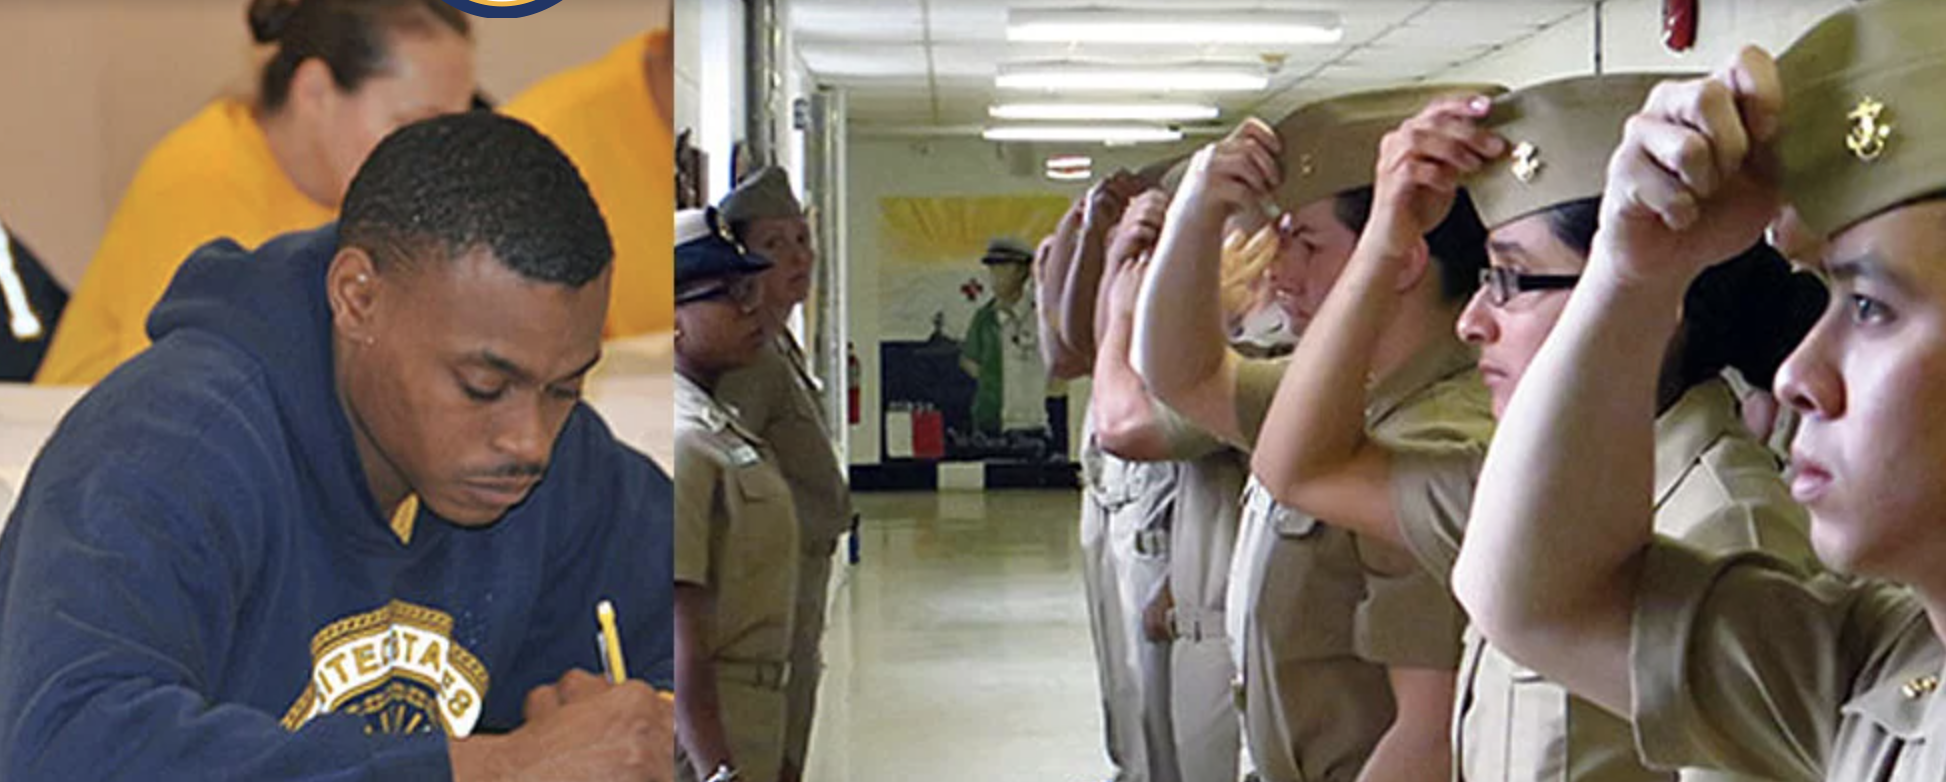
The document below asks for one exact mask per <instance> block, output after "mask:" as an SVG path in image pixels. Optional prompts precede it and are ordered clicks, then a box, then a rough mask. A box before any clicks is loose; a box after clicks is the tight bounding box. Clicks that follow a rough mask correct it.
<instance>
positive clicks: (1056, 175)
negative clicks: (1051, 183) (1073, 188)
mask: <svg viewBox="0 0 1946 782" xmlns="http://www.w3.org/2000/svg"><path fill="white" fill-rule="evenodd" d="M1094 177H1095V172H1093V171H1089V170H1087V169H1085V168H1084V169H1081V170H1079V171H1048V172H1047V178H1048V179H1052V180H1055V181H1057V182H1079V181H1081V180H1084V179H1093V178H1094Z"/></svg>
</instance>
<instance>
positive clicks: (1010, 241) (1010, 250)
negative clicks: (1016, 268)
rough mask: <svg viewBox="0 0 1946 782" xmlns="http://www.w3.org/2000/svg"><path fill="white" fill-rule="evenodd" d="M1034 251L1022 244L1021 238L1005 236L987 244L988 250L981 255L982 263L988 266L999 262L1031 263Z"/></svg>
mask: <svg viewBox="0 0 1946 782" xmlns="http://www.w3.org/2000/svg"><path fill="white" fill-rule="evenodd" d="M1033 262H1034V251H1033V250H1030V249H1028V248H1027V245H1025V244H1022V243H1021V241H1020V240H1019V239H1015V238H1012V237H1003V238H1000V239H995V240H993V241H992V242H990V243H988V244H987V252H986V254H985V255H982V256H980V263H984V264H986V265H988V266H992V265H994V264H999V263H1018V264H1031V263H1033Z"/></svg>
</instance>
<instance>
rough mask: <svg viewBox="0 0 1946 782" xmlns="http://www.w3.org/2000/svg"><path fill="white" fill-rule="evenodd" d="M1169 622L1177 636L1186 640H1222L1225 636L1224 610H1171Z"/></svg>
mask: <svg viewBox="0 0 1946 782" xmlns="http://www.w3.org/2000/svg"><path fill="white" fill-rule="evenodd" d="M1169 623H1170V627H1171V629H1172V631H1173V632H1174V633H1175V636H1176V638H1178V639H1180V640H1185V641H1221V640H1223V638H1224V631H1223V612H1222V611H1192V612H1189V613H1187V614H1185V613H1184V612H1182V611H1176V610H1172V611H1170V612H1169Z"/></svg>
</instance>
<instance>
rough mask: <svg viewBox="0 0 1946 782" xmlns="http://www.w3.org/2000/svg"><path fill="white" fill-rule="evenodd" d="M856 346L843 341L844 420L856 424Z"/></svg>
mask: <svg viewBox="0 0 1946 782" xmlns="http://www.w3.org/2000/svg"><path fill="white" fill-rule="evenodd" d="M859 374H860V372H859V369H858V346H857V345H854V344H852V343H850V342H846V343H845V420H846V422H847V423H849V424H850V425H852V426H857V425H858V376H859Z"/></svg>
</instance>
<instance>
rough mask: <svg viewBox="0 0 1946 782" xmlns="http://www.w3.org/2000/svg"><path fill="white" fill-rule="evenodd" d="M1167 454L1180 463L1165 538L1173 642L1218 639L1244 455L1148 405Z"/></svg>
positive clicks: (1156, 403) (1160, 405)
mask: <svg viewBox="0 0 1946 782" xmlns="http://www.w3.org/2000/svg"><path fill="white" fill-rule="evenodd" d="M1151 404H1152V405H1153V406H1154V408H1155V414H1156V417H1157V419H1158V421H1159V422H1160V424H1161V427H1162V430H1163V436H1164V439H1166V440H1167V441H1168V443H1169V455H1170V456H1171V457H1172V458H1174V459H1176V460H1177V463H1178V464H1180V465H1181V467H1182V472H1181V475H1180V477H1179V483H1178V488H1177V499H1176V519H1175V526H1174V528H1173V529H1172V530H1171V533H1170V537H1169V541H1170V543H1169V549H1170V555H1169V591H1170V594H1171V595H1172V596H1173V597H1174V598H1175V611H1174V614H1173V616H1172V623H1173V625H1174V631H1175V635H1176V637H1177V638H1182V639H1187V640H1189V641H1192V642H1195V641H1220V640H1222V639H1224V638H1226V637H1227V632H1226V631H1225V629H1224V622H1225V613H1224V606H1225V605H1226V602H1227V597H1228V596H1227V594H1226V592H1227V590H1228V589H1229V584H1230V559H1231V557H1233V556H1234V555H1235V553H1236V544H1237V523H1238V516H1239V514H1240V513H1241V512H1242V505H1241V499H1242V493H1243V482H1244V478H1245V477H1246V476H1248V475H1249V474H1250V459H1249V456H1248V455H1246V454H1244V453H1243V452H1242V451H1238V450H1236V449H1235V448H1231V447H1229V446H1227V445H1224V444H1223V442H1222V441H1220V440H1218V439H1216V438H1215V437H1212V436H1211V435H1209V434H1208V433H1206V432H1204V431H1203V430H1202V429H1198V428H1196V426H1195V424H1192V423H1190V422H1189V421H1188V420H1187V419H1184V418H1183V417H1182V416H1180V415H1178V414H1177V413H1176V412H1175V411H1173V410H1170V409H1169V407H1168V406H1167V405H1164V404H1163V403H1162V402H1160V401H1154V402H1152V403H1151Z"/></svg>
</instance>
